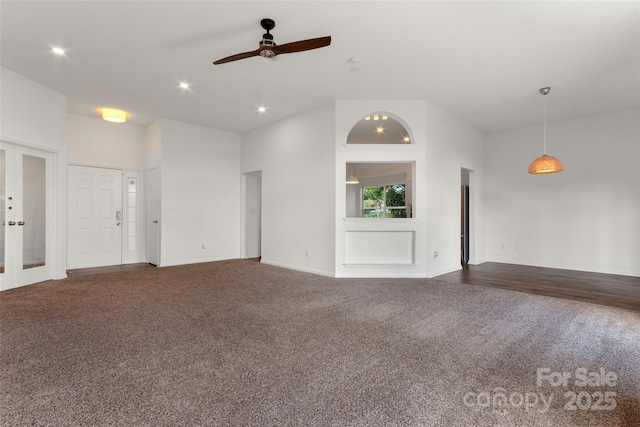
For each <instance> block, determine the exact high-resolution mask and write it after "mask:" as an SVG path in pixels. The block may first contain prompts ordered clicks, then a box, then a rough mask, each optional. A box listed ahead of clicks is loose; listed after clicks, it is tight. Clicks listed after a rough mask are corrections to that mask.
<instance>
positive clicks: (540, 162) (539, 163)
mask: <svg viewBox="0 0 640 427" xmlns="http://www.w3.org/2000/svg"><path fill="white" fill-rule="evenodd" d="M563 170H564V166H562V162H561V161H560V159H558V158H557V157H553V156H548V155H546V154H543V155H542V156H540V157H538V158H537V159H535V160H534V161H533V162H531V164H530V165H529V173H531V174H545V173H555V172H562V171H563Z"/></svg>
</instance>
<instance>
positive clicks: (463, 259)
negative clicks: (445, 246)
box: [460, 169, 470, 270]
mask: <svg viewBox="0 0 640 427" xmlns="http://www.w3.org/2000/svg"><path fill="white" fill-rule="evenodd" d="M469 172H470V171H468V170H466V169H462V185H461V186H460V265H461V266H462V268H463V269H465V270H466V269H467V268H469Z"/></svg>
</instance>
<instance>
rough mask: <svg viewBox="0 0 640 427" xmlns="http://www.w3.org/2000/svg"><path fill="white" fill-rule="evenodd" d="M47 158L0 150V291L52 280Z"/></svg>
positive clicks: (29, 151) (12, 149)
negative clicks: (0, 226) (0, 224)
mask: <svg viewBox="0 0 640 427" xmlns="http://www.w3.org/2000/svg"><path fill="white" fill-rule="evenodd" d="M52 179H53V175H52V167H51V155H50V154H49V153H45V152H41V151H39V150H32V149H28V148H24V147H19V146H12V145H10V144H3V146H2V148H1V149H0V204H1V206H0V208H1V209H0V210H1V211H2V218H1V219H2V232H1V236H0V237H1V239H0V240H1V243H0V264H1V266H0V279H1V280H0V289H1V290H5V289H11V288H15V287H18V286H23V285H28V284H31V283H36V282H42V281H44V280H48V279H51V269H50V265H51V229H52V224H51V215H50V212H51V209H52V198H51V197H52V196H51V194H52V191H51V190H52Z"/></svg>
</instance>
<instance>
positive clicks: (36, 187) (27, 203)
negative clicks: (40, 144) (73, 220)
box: [18, 154, 47, 270]
mask: <svg viewBox="0 0 640 427" xmlns="http://www.w3.org/2000/svg"><path fill="white" fill-rule="evenodd" d="M46 170H47V169H46V163H45V159H43V158H42V157H36V156H30V155H28V154H23V155H22V220H20V221H19V222H18V226H20V227H22V269H23V270H27V269H30V268H36V267H42V266H44V265H45V264H46V256H45V255H46V253H47V247H46V241H47V233H46V229H47V225H46V220H47V215H46V212H47V211H46V208H47V197H46V195H47V185H46V184H47V180H46Z"/></svg>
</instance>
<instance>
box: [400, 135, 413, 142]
mask: <svg viewBox="0 0 640 427" xmlns="http://www.w3.org/2000/svg"><path fill="white" fill-rule="evenodd" d="M402 140H403V141H404V142H409V141H411V138H409V137H408V136H405V137H404V138H402Z"/></svg>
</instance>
